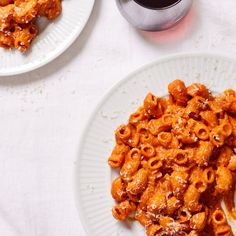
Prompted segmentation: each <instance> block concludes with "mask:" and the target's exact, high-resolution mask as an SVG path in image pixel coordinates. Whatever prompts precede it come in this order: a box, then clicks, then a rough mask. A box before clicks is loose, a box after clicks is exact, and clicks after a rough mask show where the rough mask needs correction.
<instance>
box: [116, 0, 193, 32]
mask: <svg viewBox="0 0 236 236" xmlns="http://www.w3.org/2000/svg"><path fill="white" fill-rule="evenodd" d="M192 2H193V0H116V3H117V6H118V8H119V10H120V12H121V14H122V15H123V16H124V17H125V18H126V19H127V21H128V22H129V23H131V24H132V25H133V26H134V27H136V28H138V29H141V30H145V31H161V30H165V29H168V28H170V27H172V26H174V25H175V24H177V23H178V22H179V21H180V20H181V19H183V17H184V16H186V14H187V13H188V11H189V10H190V8H191V5H192Z"/></svg>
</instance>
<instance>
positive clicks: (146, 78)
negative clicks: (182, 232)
mask: <svg viewBox="0 0 236 236" xmlns="http://www.w3.org/2000/svg"><path fill="white" fill-rule="evenodd" d="M178 78H179V79H182V80H184V81H185V82H186V84H187V85H188V84H191V83H194V82H200V83H203V84H205V85H207V87H208V88H209V89H210V90H212V91H215V92H222V91H223V90H224V89H226V88H234V89H236V61H235V60H233V59H230V58H226V57H221V56H215V55H205V54H188V55H177V56H172V57H168V58H165V59H162V60H159V61H157V62H155V63H152V64H150V65H148V66H145V67H143V68H141V69H140V70H137V71H135V72H134V73H133V74H131V75H130V76H128V77H127V78H126V79H124V80H123V81H121V82H120V83H119V84H117V85H116V86H115V87H114V88H113V89H112V90H111V91H110V92H109V93H108V95H107V96H106V97H105V98H104V99H103V101H102V102H101V104H100V105H99V106H98V108H97V109H96V111H95V113H94V115H93V116H92V118H91V120H90V122H89V124H88V126H87V128H86V130H85V133H84V136H83V139H82V142H81V146H80V156H79V160H78V163H77V165H76V193H77V195H76V198H77V199H76V200H78V201H79V213H80V216H81V220H82V223H83V225H84V227H85V229H86V231H87V233H88V235H89V236H100V235H103V236H144V235H145V232H144V229H143V227H140V226H139V224H138V223H130V224H124V223H119V222H117V221H116V220H114V219H113V217H112V215H111V208H112V206H113V205H114V201H113V200H112V198H111V195H110V186H111V182H112V179H113V174H114V173H113V172H112V171H111V169H110V168H109V166H108V164H107V158H108V156H109V154H110V153H111V150H112V148H113V146H114V138H113V137H114V130H115V129H116V128H117V126H118V125H120V124H122V123H127V119H128V117H129V114H131V113H132V112H134V111H135V110H136V108H137V107H139V106H140V105H141V103H142V101H143V99H144V96H145V95H146V94H147V92H153V93H154V94H156V95H158V96H164V95H166V94H167V86H168V84H169V82H171V81H173V80H175V79H178ZM232 228H233V229H234V231H235V232H234V233H235V234H236V224H235V222H234V223H232Z"/></svg>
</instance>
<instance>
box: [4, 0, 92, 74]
mask: <svg viewBox="0 0 236 236" xmlns="http://www.w3.org/2000/svg"><path fill="white" fill-rule="evenodd" d="M87 2H88V4H90V5H89V6H88V9H89V11H88V14H87V15H86V17H84V18H83V21H82V22H83V23H82V27H80V28H79V29H78V30H76V31H75V33H74V34H73V35H72V36H71V37H70V40H68V42H67V44H66V45H65V46H64V47H63V48H62V49H61V50H58V51H57V52H56V53H54V54H52V56H50V57H48V58H47V59H46V60H42V61H41V62H40V63H38V64H36V65H34V66H31V67H28V68H24V67H23V68H19V69H16V70H14V71H11V70H8V71H6V72H1V70H0V77H4V76H14V75H20V74H24V73H27V72H32V71H34V70H36V69H39V68H41V67H43V66H45V65H47V64H49V63H51V62H52V61H54V60H55V59H56V58H58V57H59V56H60V55H62V54H63V53H64V52H65V51H66V50H67V49H68V48H69V47H70V46H71V45H72V44H73V43H74V42H75V40H76V39H77V38H78V37H79V35H80V34H81V33H82V31H83V30H84V28H85V26H86V24H87V23H88V20H89V18H90V16H91V14H92V11H93V8H94V5H95V0H90V1H87Z"/></svg>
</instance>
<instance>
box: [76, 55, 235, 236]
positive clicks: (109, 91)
mask: <svg viewBox="0 0 236 236" xmlns="http://www.w3.org/2000/svg"><path fill="white" fill-rule="evenodd" d="M186 57H210V58H216V59H217V58H219V59H223V60H230V61H234V62H235V63H236V57H234V56H232V55H230V54H227V53H214V52H181V53H172V54H168V55H165V56H162V57H160V58H158V59H156V60H153V61H151V62H149V63H145V64H143V65H141V66H139V67H137V68H136V69H134V70H133V71H132V72H129V73H127V75H126V76H124V77H122V78H121V80H120V81H118V82H115V83H114V84H113V85H112V86H111V87H110V88H108V89H107V91H105V93H104V95H103V96H102V98H100V99H99V101H98V103H97V105H96V106H95V108H94V109H93V110H92V112H91V114H90V116H89V118H88V120H87V122H86V124H85V126H84V128H83V130H82V132H81V135H80V139H79V144H78V154H77V159H76V161H75V166H74V173H73V174H74V200H75V204H76V208H77V211H78V216H79V220H80V223H81V225H82V227H83V230H84V232H85V233H86V235H88V236H92V234H91V232H90V231H89V227H88V225H87V224H86V219H85V217H84V216H83V210H82V207H81V205H82V204H81V197H80V194H79V191H78V188H79V182H80V181H79V178H78V171H77V170H78V166H79V165H80V160H81V158H80V156H81V154H82V150H83V146H84V140H85V137H86V133H87V131H88V130H89V127H90V124H91V122H92V121H93V117H94V116H95V115H96V114H97V113H98V111H99V110H100V109H101V107H102V105H103V104H104V103H105V101H106V99H107V98H109V97H110V95H111V94H112V93H113V92H114V91H115V90H116V89H117V88H119V86H120V85H122V84H123V83H124V82H125V81H126V80H128V79H129V78H131V77H133V76H134V75H135V74H137V73H140V72H142V71H143V70H145V69H147V68H149V67H152V66H154V65H156V64H160V63H164V62H166V61H168V60H172V59H177V58H180V59H181V58H186Z"/></svg>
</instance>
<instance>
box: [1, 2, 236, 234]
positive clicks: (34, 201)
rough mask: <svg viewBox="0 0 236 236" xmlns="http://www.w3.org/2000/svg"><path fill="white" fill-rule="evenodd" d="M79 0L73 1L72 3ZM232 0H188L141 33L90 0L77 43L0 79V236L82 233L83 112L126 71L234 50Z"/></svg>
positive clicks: (109, 5) (111, 7)
mask: <svg viewBox="0 0 236 236" xmlns="http://www.w3.org/2000/svg"><path fill="white" fill-rule="evenodd" d="M74 1H78V0H74ZM235 9H236V1H235V0H224V1H220V0H195V3H194V6H193V9H192V10H191V12H190V14H189V15H188V16H187V17H186V19H185V20H184V21H183V22H182V23H181V24H180V25H178V26H176V27H175V28H173V29H171V30H169V31H168V32H162V33H146V34H143V33H140V32H137V31H136V30H135V29H133V28H132V27H131V26H129V25H128V24H127V22H126V21H125V20H124V19H123V18H122V17H121V15H120V14H119V12H118V10H117V8H116V5H115V1H114V0H96V3H95V7H94V11H93V13H92V16H91V18H90V20H89V22H88V24H87V26H86V28H85V30H84V31H83V33H82V34H81V36H80V37H79V38H78V39H77V40H76V42H75V43H74V44H73V45H72V46H71V47H70V48H69V49H68V50H67V51H66V52H65V53H64V54H63V55H62V56H60V57H59V58H58V59H56V60H55V61H53V62H52V63H50V64H49V65H47V66H45V67H43V68H41V69H38V70H36V71H34V72H31V73H28V74H24V75H21V76H14V77H3V78H0V133H1V135H0V159H1V161H0V235H1V236H85V235H86V234H85V232H84V231H83V228H82V226H81V224H80V220H79V217H78V213H77V209H76V201H77V200H76V199H75V198H74V188H75V186H74V173H73V172H74V165H75V162H76V160H77V158H78V144H79V140H80V137H81V131H82V130H83V128H84V126H85V124H86V122H87V120H88V117H89V116H90V114H91V112H92V111H93V109H94V108H95V106H96V104H97V103H98V101H99V100H100V99H101V98H102V96H103V95H104V94H105V93H106V91H107V90H108V89H109V88H110V87H111V86H112V85H114V84H115V83H117V82H118V81H119V80H121V79H122V78H123V77H124V76H125V75H127V73H129V72H132V71H133V70H134V69H136V68H138V67H139V66H141V65H143V64H146V63H149V62H150V61H153V60H155V59H158V58H160V57H161V56H164V55H168V54H170V53H177V52H189V51H191V52H192V51H203V52H207V51H210V52H223V53H228V54H231V55H234V53H236V28H235V24H236V14H235Z"/></svg>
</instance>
